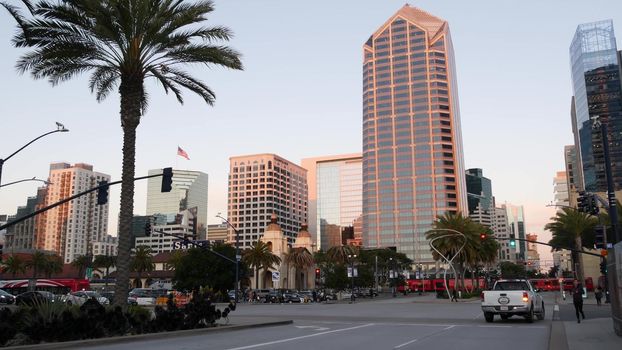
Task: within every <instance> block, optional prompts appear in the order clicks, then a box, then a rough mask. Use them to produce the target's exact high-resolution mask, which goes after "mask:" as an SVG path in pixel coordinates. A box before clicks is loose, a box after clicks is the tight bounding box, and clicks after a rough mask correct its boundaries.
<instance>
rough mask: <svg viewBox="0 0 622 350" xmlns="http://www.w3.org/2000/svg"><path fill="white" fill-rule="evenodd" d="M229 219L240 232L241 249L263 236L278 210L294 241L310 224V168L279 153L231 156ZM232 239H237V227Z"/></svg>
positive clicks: (286, 229) (283, 227)
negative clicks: (308, 174) (304, 227)
mask: <svg viewBox="0 0 622 350" xmlns="http://www.w3.org/2000/svg"><path fill="white" fill-rule="evenodd" d="M229 162H230V166H229V191H228V192H229V193H228V200H227V208H228V216H229V218H228V219H229V221H230V222H231V224H232V225H234V226H235V227H236V228H237V230H238V231H239V233H240V248H248V247H250V246H251V244H253V243H254V242H256V241H258V240H259V238H261V237H262V236H263V233H264V230H265V228H266V226H268V224H269V223H270V217H271V215H272V214H273V213H274V214H276V216H277V220H278V224H279V225H280V227H281V230H282V231H283V234H284V235H285V236H286V237H287V241H288V242H289V243H290V244H292V243H294V240H295V239H296V236H297V234H298V231H300V227H301V226H302V225H303V224H306V223H307V170H305V169H304V168H302V167H300V166H298V165H296V164H294V163H292V162H290V161H288V160H287V159H285V158H281V157H279V156H277V155H275V154H268V153H264V154H253V155H247V156H236V157H231V158H230V159H229ZM228 241H229V242H235V234H234V232H233V230H230V232H229V240H228Z"/></svg>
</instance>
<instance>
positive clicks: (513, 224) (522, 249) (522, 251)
mask: <svg viewBox="0 0 622 350" xmlns="http://www.w3.org/2000/svg"><path fill="white" fill-rule="evenodd" d="M501 207H502V208H503V209H505V212H506V214H507V218H508V230H509V232H510V233H512V234H514V237H515V238H520V239H521V240H516V259H518V260H520V261H525V259H527V244H526V243H525V239H527V236H526V235H527V233H526V231H525V230H526V227H527V225H526V224H525V212H524V210H523V206H522V205H512V204H507V203H506V204H503V205H502V206H501Z"/></svg>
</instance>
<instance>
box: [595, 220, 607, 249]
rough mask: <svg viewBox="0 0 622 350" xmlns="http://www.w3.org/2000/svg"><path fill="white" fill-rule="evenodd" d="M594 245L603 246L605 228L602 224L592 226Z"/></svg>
mask: <svg viewBox="0 0 622 350" xmlns="http://www.w3.org/2000/svg"><path fill="white" fill-rule="evenodd" d="M594 247H595V248H596V249H603V248H605V228H604V227H603V226H602V225H598V226H596V227H594Z"/></svg>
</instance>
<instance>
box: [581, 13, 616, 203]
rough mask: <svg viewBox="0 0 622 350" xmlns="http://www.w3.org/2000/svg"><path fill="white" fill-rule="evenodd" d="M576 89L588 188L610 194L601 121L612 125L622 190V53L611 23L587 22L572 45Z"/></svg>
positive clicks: (611, 144) (611, 141)
mask: <svg viewBox="0 0 622 350" xmlns="http://www.w3.org/2000/svg"><path fill="white" fill-rule="evenodd" d="M570 63H571V69H572V85H573V90H574V110H573V112H574V115H573V121H574V123H575V125H573V130H574V131H575V140H576V141H575V142H577V145H576V146H577V157H578V159H579V160H580V163H581V165H582V166H581V167H578V170H580V171H581V173H580V175H582V176H581V177H582V179H583V188H582V189H584V190H586V191H591V192H604V191H606V190H607V181H606V178H605V165H604V164H605V163H604V153H603V148H602V140H601V134H600V130H598V129H596V130H595V129H594V128H593V127H592V119H593V118H594V117H596V116H598V117H599V119H600V121H601V123H604V124H606V125H607V128H608V135H607V137H608V142H609V151H610V156H611V164H612V172H613V180H614V186H615V189H616V190H619V189H620V188H622V171H620V166H622V95H621V89H622V86H621V81H620V76H621V75H622V74H621V72H620V55H619V54H618V51H617V47H616V39H615V35H614V31H613V22H612V21H611V20H606V21H600V22H593V23H587V24H581V25H579V26H578V27H577V31H576V33H575V36H574V38H573V40H572V44H571V45H570Z"/></svg>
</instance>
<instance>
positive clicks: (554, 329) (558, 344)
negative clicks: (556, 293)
mask: <svg viewBox="0 0 622 350" xmlns="http://www.w3.org/2000/svg"><path fill="white" fill-rule="evenodd" d="M548 349H549V350H568V349H569V348H568V339H567V338H566V327H565V326H564V322H562V321H561V319H560V316H559V305H558V304H555V306H554V307H553V320H552V321H551V328H550V332H549V347H548Z"/></svg>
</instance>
